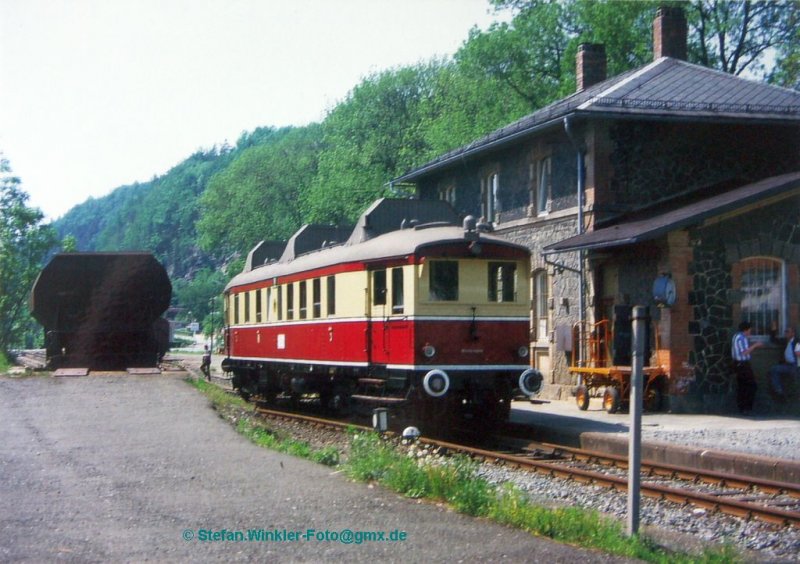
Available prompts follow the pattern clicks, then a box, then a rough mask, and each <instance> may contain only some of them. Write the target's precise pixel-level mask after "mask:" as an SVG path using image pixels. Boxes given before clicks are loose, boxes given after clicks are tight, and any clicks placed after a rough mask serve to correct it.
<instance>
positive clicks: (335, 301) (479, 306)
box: [224, 200, 541, 422]
mask: <svg viewBox="0 0 800 564" xmlns="http://www.w3.org/2000/svg"><path fill="white" fill-rule="evenodd" d="M393 203H394V206H395V207H396V206H401V207H402V206H404V205H407V204H404V203H403V201H396V200H380V201H379V202H377V203H376V204H375V205H373V207H372V208H371V211H375V210H376V209H378V210H380V211H382V212H384V215H386V214H385V212H387V211H389V212H391V208H392V206H393ZM417 205H421V204H417ZM377 215H379V214H376V216H377ZM388 215H389V216H392V215H393V214H392V213H389V214H388ZM423 215H424V214H423ZM395 219H396V220H397V224H398V226H399V217H395ZM408 223H410V224H411V225H413V224H414V222H408ZM369 224H370V212H367V213H366V214H365V216H362V218H361V220H360V222H359V227H357V228H356V230H355V231H354V232H353V233H352V235H351V236H350V238H349V239H348V241H347V242H346V243H344V244H325V245H323V247H322V248H318V249H317V250H312V251H308V252H305V253H302V254H297V255H295V253H294V252H293V251H292V249H293V248H294V249H295V250H297V249H298V248H301V245H300V244H299V242H300V240H301V239H302V236H303V232H304V230H305V231H308V230H310V229H311V228H309V227H306V228H304V229H303V230H301V231H300V232H298V234H296V235H295V237H293V238H292V240H290V242H289V245H288V247H287V251H285V252H284V253H283V257H282V258H281V259H280V260H277V261H275V262H271V263H268V264H265V265H263V266H258V267H255V268H253V267H246V268H245V271H244V272H242V273H241V274H239V275H238V276H236V277H235V278H234V279H233V280H232V281H231V282H230V283H229V284H228V286H227V287H226V289H225V304H226V325H227V326H226V346H227V358H226V359H225V361H224V368H225V369H226V370H227V371H230V372H232V373H233V383H234V387H235V388H237V389H239V390H240V392H241V393H242V394H243V395H245V396H247V395H251V394H259V395H261V396H262V397H266V398H268V399H269V398H273V397H275V396H276V395H277V394H287V393H288V394H290V395H292V396H294V397H299V396H300V395H303V394H319V397H320V398H321V400H322V401H323V403H324V404H326V405H328V406H330V407H333V408H337V407H345V406H349V405H352V404H354V403H361V404H366V405H371V406H375V407H377V406H395V407H402V408H404V409H405V410H406V412H407V413H408V414H409V415H410V416H412V417H415V418H418V419H420V420H426V421H431V420H441V421H442V422H445V421H449V420H451V419H454V418H458V417H461V418H472V419H477V420H480V421H486V422H488V420H490V419H491V420H501V419H505V418H506V417H507V415H508V411H509V409H510V401H511V398H512V397H513V394H514V391H515V389H520V390H521V391H522V392H523V393H526V394H528V395H533V394H535V393H537V392H538V389H539V386H540V385H541V376H540V375H539V373H538V372H537V371H536V370H533V369H531V368H530V366H529V358H528V356H529V355H528V351H529V304H530V298H529V291H530V290H529V272H530V264H529V262H530V255H529V252H528V250H527V249H526V248H525V247H523V246H520V245H516V244H513V243H511V242H509V241H506V240H504V239H501V238H499V237H495V236H492V235H490V234H487V233H483V232H481V231H479V230H478V229H476V228H475V226H474V222H470V221H469V220H467V221H465V224H464V226H463V227H460V226H456V225H453V224H445V223H443V222H432V223H427V224H418V225H413V226H410V227H405V228H401V229H396V230H394V231H387V232H380V230H376V229H374V228H373V229H370V228H369ZM306 247H308V245H306ZM252 256H253V253H251V258H252ZM248 262H252V260H250V261H248Z"/></svg>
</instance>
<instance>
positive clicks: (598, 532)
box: [344, 433, 739, 563]
mask: <svg viewBox="0 0 800 564" xmlns="http://www.w3.org/2000/svg"><path fill="white" fill-rule="evenodd" d="M344 467H345V471H346V472H347V474H348V475H350V476H351V477H353V478H355V479H357V480H362V481H376V482H378V483H380V484H383V485H385V486H387V487H389V488H391V489H393V490H395V491H397V492H399V493H402V494H404V495H406V496H408V497H414V498H428V499H433V500H438V501H444V502H447V503H448V504H450V505H452V506H453V507H454V508H455V509H456V510H458V511H460V512H461V513H466V514H468V515H474V516H478V517H488V518H490V519H492V520H494V521H496V522H498V523H502V524H506V525H510V526H513V527H516V528H519V529H523V530H525V531H528V532H530V533H533V534H535V535H540V536H545V537H549V538H552V539H554V540H557V541H560V542H564V543H568V544H574V545H578V546H582V547H586V548H595V549H599V550H602V551H605V552H608V553H610V554H616V555H620V556H627V557H632V558H639V559H641V560H646V561H648V562H663V563H667V562H669V563H672V562H706V563H717V562H719V563H722V562H736V561H737V560H738V559H739V557H738V555H737V553H736V551H735V550H734V549H733V548H731V547H723V548H722V549H720V550H706V551H705V552H704V553H703V554H701V555H697V556H691V555H686V554H677V553H674V552H669V551H666V550H664V549H662V548H661V547H659V546H657V545H656V544H655V543H653V542H652V541H650V540H648V539H647V538H644V537H640V536H634V537H629V536H627V534H626V533H625V532H624V531H623V528H622V525H621V524H620V523H619V522H618V521H615V520H612V519H610V518H608V517H604V516H603V515H601V514H600V513H598V512H596V511H591V510H586V509H580V508H574V507H567V508H559V509H550V508H546V507H542V506H540V505H536V504H534V503H532V502H530V501H529V500H528V497H527V496H526V495H525V493H524V492H522V491H520V490H519V489H518V488H516V487H514V486H511V485H505V486H504V487H502V488H498V487H497V486H494V485H492V484H490V483H489V482H487V481H486V480H484V479H483V478H481V477H480V476H478V475H477V468H478V464H477V463H476V462H474V461H472V460H470V459H469V458H466V457H463V456H457V457H453V458H450V459H446V460H443V461H442V463H441V464H432V463H425V464H420V463H418V462H417V461H416V460H415V459H413V458H410V457H408V456H404V455H402V454H400V453H398V452H397V451H396V450H395V449H394V448H393V447H392V445H390V444H387V443H386V442H385V441H383V440H382V439H381V438H380V437H379V436H378V435H377V434H374V433H353V434H352V435H351V449H350V455H349V457H348V460H347V462H346V463H345V464H344Z"/></svg>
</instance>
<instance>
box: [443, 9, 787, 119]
mask: <svg viewBox="0 0 800 564" xmlns="http://www.w3.org/2000/svg"><path fill="white" fill-rule="evenodd" d="M492 4H493V5H494V7H495V9H496V10H498V11H501V12H502V11H510V12H511V13H512V14H513V17H512V19H511V21H510V22H504V23H500V24H495V25H493V26H491V27H490V28H489V29H488V30H487V31H480V30H477V29H475V30H473V31H472V32H471V33H470V37H469V39H468V41H467V42H466V43H465V44H464V45H463V46H462V48H461V49H460V50H459V52H458V53H457V54H456V60H457V61H459V63H460V64H462V65H464V66H465V68H466V69H469V70H470V71H471V72H473V73H482V74H484V75H486V76H489V77H492V78H494V79H495V80H497V81H498V82H500V83H503V84H505V85H507V86H508V88H509V89H510V92H512V93H513V95H515V96H518V97H520V98H521V99H522V100H524V101H525V102H526V103H527V104H528V106H529V109H530V110H535V109H538V108H540V107H542V106H544V105H545V104H547V103H549V102H551V101H553V100H555V99H558V98H560V97H564V96H567V95H569V94H571V93H572V92H574V91H575V54H576V52H577V48H578V45H579V44H580V43H583V42H590V43H603V44H604V45H605V46H606V56H607V58H608V74H609V76H614V75H617V74H619V73H621V72H624V71H626V70H629V69H632V68H635V67H637V66H640V65H643V64H645V63H647V62H648V61H650V60H652V40H651V38H652V22H653V19H654V17H655V14H656V10H657V8H658V7H659V6H660V5H664V4H667V5H677V6H682V7H683V8H684V9H685V12H686V17H687V23H688V59H689V61H691V62H694V63H698V64H701V65H704V66H708V67H710V68H716V69H718V70H721V71H724V72H728V73H731V74H736V75H741V74H742V73H745V72H747V73H748V74H749V75H750V76H753V77H755V78H758V79H769V80H770V81H771V82H774V83H776V84H782V85H785V86H792V87H795V86H796V85H797V83H798V78H800V62H799V61H798V57H800V55H798V54H797V53H798V50H799V49H798V46H800V36H799V35H798V21H799V20H800V1H798V0H781V1H761V2H752V1H744V0H741V1H719V0H693V1H691V2H689V1H672V2H660V1H650V0H647V1H639V2H618V1H610V0H604V1H598V0H492ZM776 55H777V56H776Z"/></svg>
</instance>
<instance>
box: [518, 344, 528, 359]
mask: <svg viewBox="0 0 800 564" xmlns="http://www.w3.org/2000/svg"><path fill="white" fill-rule="evenodd" d="M529 352H530V351H529V350H528V347H527V345H522V346H521V347H520V348H518V349H517V354H518V355H519V357H520V358H528V353H529Z"/></svg>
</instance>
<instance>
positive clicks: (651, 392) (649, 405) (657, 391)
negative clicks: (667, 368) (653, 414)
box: [644, 385, 664, 411]
mask: <svg viewBox="0 0 800 564" xmlns="http://www.w3.org/2000/svg"><path fill="white" fill-rule="evenodd" d="M663 403H664V392H662V391H661V387H660V386H658V385H654V386H650V387H649V388H647V390H646V391H645V393H644V409H645V411H661V407H662V405H663Z"/></svg>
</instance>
